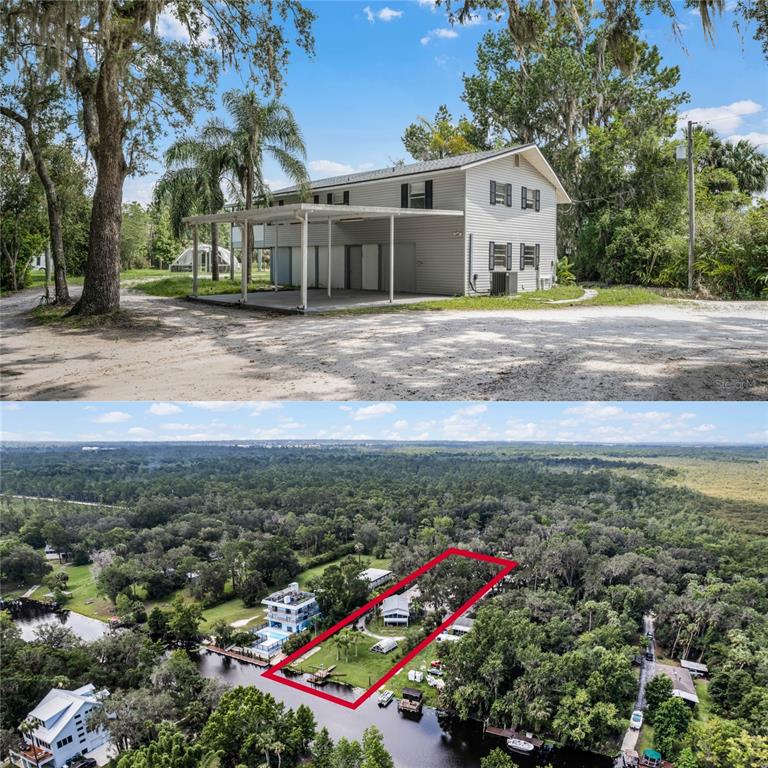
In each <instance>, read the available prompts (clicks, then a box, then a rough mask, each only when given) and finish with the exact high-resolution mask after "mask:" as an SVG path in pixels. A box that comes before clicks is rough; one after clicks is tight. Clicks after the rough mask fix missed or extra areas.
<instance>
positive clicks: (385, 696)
mask: <svg viewBox="0 0 768 768" xmlns="http://www.w3.org/2000/svg"><path fill="white" fill-rule="evenodd" d="M394 697H395V694H394V693H392V691H382V692H381V693H380V694H379V706H380V707H386V706H387V705H388V704H389V702H390V701H392V699H393V698H394Z"/></svg>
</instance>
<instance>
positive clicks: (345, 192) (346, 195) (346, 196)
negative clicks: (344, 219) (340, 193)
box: [344, 189, 349, 205]
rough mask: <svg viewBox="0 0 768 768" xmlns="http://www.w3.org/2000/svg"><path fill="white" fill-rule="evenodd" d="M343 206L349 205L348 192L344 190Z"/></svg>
mask: <svg viewBox="0 0 768 768" xmlns="http://www.w3.org/2000/svg"><path fill="white" fill-rule="evenodd" d="M344 205H349V190H348V189H345V190H344Z"/></svg>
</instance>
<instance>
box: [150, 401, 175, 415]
mask: <svg viewBox="0 0 768 768" xmlns="http://www.w3.org/2000/svg"><path fill="white" fill-rule="evenodd" d="M147 413H151V414H152V415H153V416H170V415H171V414H172V413H181V408H179V406H178V405H174V404H173V403H152V405H150V406H149V408H147Z"/></svg>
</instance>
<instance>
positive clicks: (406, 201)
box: [400, 179, 432, 209]
mask: <svg viewBox="0 0 768 768" xmlns="http://www.w3.org/2000/svg"><path fill="white" fill-rule="evenodd" d="M400 207H401V208H420V209H425V208H426V209H431V208H432V180H431V179H427V180H426V181H412V182H410V183H409V184H401V185H400Z"/></svg>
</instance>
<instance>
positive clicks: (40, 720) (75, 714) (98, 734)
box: [10, 684, 109, 768]
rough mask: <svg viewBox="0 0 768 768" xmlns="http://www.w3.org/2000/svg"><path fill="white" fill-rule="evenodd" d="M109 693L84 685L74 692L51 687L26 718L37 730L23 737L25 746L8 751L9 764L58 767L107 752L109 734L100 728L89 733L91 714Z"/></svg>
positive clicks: (45, 767)
mask: <svg viewBox="0 0 768 768" xmlns="http://www.w3.org/2000/svg"><path fill="white" fill-rule="evenodd" d="M107 696H109V691H106V690H104V691H97V690H96V688H95V687H94V686H93V685H91V684H88V685H84V686H82V687H81V688H77V689H75V690H74V691H68V690H65V689H63V688H53V689H51V691H49V692H48V694H47V695H46V696H45V698H44V699H43V700H42V701H41V702H40V703H39V704H38V705H37V706H36V707H35V708H34V709H33V710H32V711H31V712H30V713H29V714H28V715H27V721H28V722H31V723H33V724H34V725H35V726H36V727H35V728H34V730H32V732H31V733H30V734H28V735H25V738H26V740H27V742H28V743H27V747H26V748H25V749H18V750H11V751H10V757H11V762H12V763H13V764H14V765H18V766H21V768H61V766H63V765H64V764H65V763H67V762H68V761H69V760H71V759H72V758H74V757H77V756H79V755H89V754H91V753H93V752H94V751H98V752H100V753H106V751H107V750H106V749H105V747H108V745H109V734H108V732H107V731H106V730H104V729H103V728H97V729H95V730H91V729H90V728H89V727H88V717H89V715H90V714H91V711H92V710H94V709H96V708H98V707H101V706H103V703H102V702H103V700H104V699H105V698H106V697H107Z"/></svg>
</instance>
